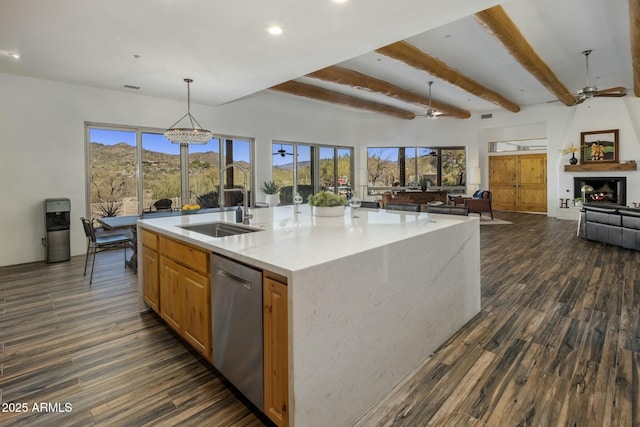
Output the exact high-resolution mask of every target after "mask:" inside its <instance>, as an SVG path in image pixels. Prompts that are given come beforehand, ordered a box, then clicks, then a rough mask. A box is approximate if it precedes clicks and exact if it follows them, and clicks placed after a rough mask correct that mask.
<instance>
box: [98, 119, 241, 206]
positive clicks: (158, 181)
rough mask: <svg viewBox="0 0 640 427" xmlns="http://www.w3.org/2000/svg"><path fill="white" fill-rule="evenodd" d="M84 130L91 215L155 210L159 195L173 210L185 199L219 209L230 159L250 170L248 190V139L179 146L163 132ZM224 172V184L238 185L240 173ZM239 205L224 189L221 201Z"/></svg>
mask: <svg viewBox="0 0 640 427" xmlns="http://www.w3.org/2000/svg"><path fill="white" fill-rule="evenodd" d="M86 129H87V157H88V163H87V164H88V171H87V176H88V181H89V182H88V189H89V190H88V191H87V193H88V194H87V196H88V197H87V200H88V203H89V209H88V212H89V214H90V215H91V216H92V217H94V218H95V217H101V216H116V215H137V214H139V213H140V212H144V211H150V210H153V209H154V208H153V205H154V203H155V202H157V201H158V200H160V199H169V200H171V202H172V207H173V208H174V209H177V208H179V207H180V206H181V205H182V204H183V203H200V204H201V205H202V206H203V207H218V206H219V205H220V202H221V201H220V200H219V197H218V195H219V193H220V188H219V186H220V182H221V176H220V175H221V174H220V171H221V170H222V167H223V166H224V165H227V164H229V163H237V164H239V165H240V166H242V167H243V169H246V170H247V171H248V172H249V177H248V180H247V183H246V186H247V190H248V191H250V189H251V178H250V177H252V176H253V171H252V152H253V141H252V140H251V139H248V138H231V137H216V138H214V139H212V140H211V141H210V142H209V143H207V144H204V145H190V146H186V145H184V146H182V145H177V144H173V143H171V142H169V141H168V140H167V139H166V138H165V137H164V135H163V132H164V131H163V130H155V129H140V128H118V127H114V126H107V125H99V126H98V125H89V124H87V125H86ZM220 153H222V156H221V155H220ZM234 169H235V168H234ZM227 173H228V176H229V177H231V178H230V179H231V181H229V178H227V179H226V180H225V182H226V185H227V186H228V187H229V188H231V187H234V188H237V189H240V188H242V186H243V184H244V181H243V177H242V173H241V172H240V171H239V170H235V171H233V172H227ZM249 194H250V193H249ZM140 195H141V196H140ZM250 200H251V199H249V201H250ZM238 203H242V192H240V191H234V192H228V193H227V200H225V201H224V205H226V206H229V205H236V204H238Z"/></svg>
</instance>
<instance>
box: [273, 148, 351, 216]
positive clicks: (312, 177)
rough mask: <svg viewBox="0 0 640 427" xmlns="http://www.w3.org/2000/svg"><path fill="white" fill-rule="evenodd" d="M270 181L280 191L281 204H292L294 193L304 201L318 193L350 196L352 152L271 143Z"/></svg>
mask: <svg viewBox="0 0 640 427" xmlns="http://www.w3.org/2000/svg"><path fill="white" fill-rule="evenodd" d="M271 176H272V180H273V181H274V182H275V183H276V184H278V185H279V186H280V187H281V190H280V204H281V205H291V204H293V197H294V196H295V194H296V193H298V194H300V196H302V198H303V200H304V202H305V203H306V201H307V197H308V196H309V195H310V194H313V193H315V192H317V191H320V190H326V191H333V192H336V193H340V194H345V195H347V194H349V193H350V192H351V187H352V180H353V148H350V147H334V146H324V145H307V144H297V143H291V142H289V143H285V142H274V143H273V159H272V162H271Z"/></svg>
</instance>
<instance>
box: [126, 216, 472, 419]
mask: <svg viewBox="0 0 640 427" xmlns="http://www.w3.org/2000/svg"><path fill="white" fill-rule="evenodd" d="M298 209H299V211H300V212H296V208H295V207H293V206H284V207H277V208H268V209H255V210H253V211H252V213H253V215H254V218H253V219H252V220H251V221H250V225H249V227H251V228H254V229H258V230H260V231H256V232H251V233H246V234H238V235H232V236H228V237H223V238H213V237H209V236H207V235H204V234H201V233H198V232H195V231H189V230H188V229H185V228H181V227H182V226H185V225H186V226H190V225H196V224H204V223H210V222H215V221H223V222H229V223H233V222H234V219H235V217H234V212H219V213H210V214H199V215H184V216H179V217H167V218H157V219H149V220H141V221H139V223H138V227H139V229H142V230H147V231H148V232H152V233H154V234H157V235H159V236H161V237H166V238H167V239H170V240H171V241H176V242H183V243H185V244H187V245H189V246H190V247H194V248H197V249H200V250H202V251H205V252H206V253H216V254H219V255H222V256H225V257H228V258H231V259H233V260H236V261H238V262H240V263H244V264H246V265H250V266H253V267H255V268H257V269H260V270H263V271H265V272H269V274H274V275H275V276H281V277H282V278H283V279H284V280H283V281H285V282H286V288H285V289H286V294H287V295H286V299H285V301H287V305H286V310H287V314H288V315H287V316H286V319H287V323H286V340H285V341H286V345H287V348H286V349H279V351H284V353H285V354H286V360H287V365H286V366H287V376H286V378H287V383H288V397H287V401H288V405H285V406H286V408H284V409H286V411H285V412H286V420H285V421H284V422H283V423H282V424H287V422H288V425H292V426H294V425H295V426H305V427H306V426H316V425H317V426H326V425H332V426H348V425H351V424H352V423H354V422H355V421H356V420H357V419H358V418H359V417H361V416H362V415H363V414H364V413H365V412H366V411H367V409H369V408H370V407H371V406H372V405H374V404H375V403H377V402H378V401H379V400H380V399H382V398H383V397H384V396H385V395H386V394H387V393H388V392H390V391H391V389H392V388H393V387H394V386H395V385H397V384H398V383H399V382H400V381H402V379H403V378H405V377H406V376H407V375H408V374H409V373H410V372H411V371H412V370H413V369H414V368H416V367H417V366H419V365H420V364H421V363H422V362H423V361H424V360H426V359H427V358H428V357H429V355H430V354H431V353H432V352H433V351H434V350H436V349H437V348H438V347H439V346H440V345H441V344H443V343H444V342H445V341H446V340H447V339H448V338H449V337H450V336H452V335H453V334H454V333H455V332H456V331H457V330H458V329H459V328H460V327H461V326H462V325H464V324H465V323H466V322H467V321H468V320H470V319H471V318H472V317H473V316H474V315H475V314H476V313H478V312H479V310H480V243H479V234H480V232H479V221H478V219H477V218H471V217H458V216H448V215H433V214H431V215H428V216H427V214H426V213H411V212H401V211H384V210H380V211H378V210H369V209H359V210H358V212H357V216H358V218H352V217H351V214H350V211H349V209H348V208H347V209H346V210H345V214H344V216H341V217H336V218H331V217H329V218H326V217H315V216H312V215H311V208H310V207H309V206H306V205H304V206H300V207H298ZM138 236H140V237H139V239H143V238H144V234H143V233H138ZM143 243H144V242H142V241H141V242H140V244H139V245H138V247H139V248H140V249H139V251H143V250H144V247H143ZM139 256H140V258H141V259H142V258H143V255H142V252H141V253H140V255H139ZM144 269H145V264H144V263H143V264H142V266H141V270H142V272H141V274H140V286H141V293H142V287H143V284H142V282H143V278H144V277H148V274H146V276H145V271H144ZM147 273H148V272H147ZM141 301H142V298H141ZM209 319H210V318H209ZM209 322H210V320H209ZM208 330H209V331H210V330H211V329H210V325H209V329H208ZM265 341H266V340H265ZM265 345H266V343H265ZM203 354H206V353H204V352H203ZM267 375H268V371H265V376H267ZM265 412H266V411H265ZM267 415H269V414H268V413H267Z"/></svg>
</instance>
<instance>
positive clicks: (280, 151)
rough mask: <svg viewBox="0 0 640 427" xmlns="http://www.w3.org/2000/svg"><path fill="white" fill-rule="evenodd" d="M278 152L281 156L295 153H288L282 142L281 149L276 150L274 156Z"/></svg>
mask: <svg viewBox="0 0 640 427" xmlns="http://www.w3.org/2000/svg"><path fill="white" fill-rule="evenodd" d="M276 154H280V157H286V156H293V153H288V152H287V150H285V149H284V148H282V144H280V149H279V150H278V151H276V152H275V153H273V155H274V156H275V155H276Z"/></svg>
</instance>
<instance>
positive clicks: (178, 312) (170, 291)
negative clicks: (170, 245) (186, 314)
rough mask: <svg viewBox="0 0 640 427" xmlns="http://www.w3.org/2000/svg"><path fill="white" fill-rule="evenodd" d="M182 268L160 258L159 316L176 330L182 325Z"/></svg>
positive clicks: (165, 258) (164, 258)
mask: <svg viewBox="0 0 640 427" xmlns="http://www.w3.org/2000/svg"><path fill="white" fill-rule="evenodd" d="M182 275H183V268H182V267H181V266H180V265H179V264H178V263H176V262H174V261H172V260H170V259H169V258H167V257H165V256H162V257H161V258H160V312H159V314H160V317H162V318H163V319H164V320H165V322H167V323H168V324H169V326H171V327H172V328H173V329H174V330H175V331H176V332H180V329H181V327H182V298H181V296H182V292H180V291H181V289H182Z"/></svg>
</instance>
